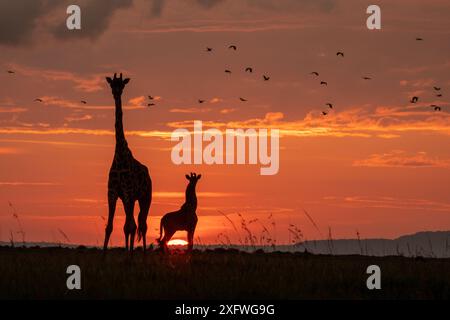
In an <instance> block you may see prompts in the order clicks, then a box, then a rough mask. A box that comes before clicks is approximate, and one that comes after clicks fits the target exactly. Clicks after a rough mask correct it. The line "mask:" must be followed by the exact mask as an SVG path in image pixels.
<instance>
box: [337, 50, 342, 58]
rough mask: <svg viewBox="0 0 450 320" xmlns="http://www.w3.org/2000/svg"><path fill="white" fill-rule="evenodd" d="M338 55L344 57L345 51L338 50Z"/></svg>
mask: <svg viewBox="0 0 450 320" xmlns="http://www.w3.org/2000/svg"><path fill="white" fill-rule="evenodd" d="M336 55H337V56H342V57H344V53H343V52H341V51H339V52H337V53H336Z"/></svg>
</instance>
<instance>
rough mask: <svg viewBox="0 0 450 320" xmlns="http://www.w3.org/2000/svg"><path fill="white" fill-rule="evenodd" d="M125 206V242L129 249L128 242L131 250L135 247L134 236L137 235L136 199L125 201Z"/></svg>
mask: <svg viewBox="0 0 450 320" xmlns="http://www.w3.org/2000/svg"><path fill="white" fill-rule="evenodd" d="M124 208H125V216H126V218H125V226H124V232H125V244H126V248H127V250H128V244H129V248H130V251H133V248H134V237H135V235H136V222H135V221H134V214H133V213H134V201H131V200H130V201H127V202H125V203H124Z"/></svg>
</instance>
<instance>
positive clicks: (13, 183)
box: [0, 181, 60, 187]
mask: <svg viewBox="0 0 450 320" xmlns="http://www.w3.org/2000/svg"><path fill="white" fill-rule="evenodd" d="M58 185H60V184H59V183H54V182H25V181H7V182H4V181H0V186H8V187H20V186H32V187H34V186H36V187H42V186H58Z"/></svg>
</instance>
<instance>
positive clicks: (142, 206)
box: [138, 198, 151, 253]
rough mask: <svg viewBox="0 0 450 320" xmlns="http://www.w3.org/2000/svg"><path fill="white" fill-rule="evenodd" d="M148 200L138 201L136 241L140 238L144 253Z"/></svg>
mask: <svg viewBox="0 0 450 320" xmlns="http://www.w3.org/2000/svg"><path fill="white" fill-rule="evenodd" d="M150 201H151V200H150V199H149V198H148V199H141V200H139V215H138V240H140V238H142V247H143V249H144V253H145V250H146V246H147V238H146V236H147V216H148V210H149V209H150Z"/></svg>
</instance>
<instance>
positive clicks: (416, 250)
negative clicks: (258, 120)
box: [0, 231, 450, 258]
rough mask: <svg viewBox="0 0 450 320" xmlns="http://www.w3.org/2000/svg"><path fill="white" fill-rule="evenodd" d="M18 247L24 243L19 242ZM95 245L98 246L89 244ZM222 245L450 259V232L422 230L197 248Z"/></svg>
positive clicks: (43, 246)
mask: <svg viewBox="0 0 450 320" xmlns="http://www.w3.org/2000/svg"><path fill="white" fill-rule="evenodd" d="M0 246H10V243H9V242H0ZM15 246H16V247H22V246H24V245H23V244H22V243H16V244H15ZM34 246H39V247H42V248H45V247H64V248H76V247H78V246H79V245H77V244H64V243H61V244H59V243H51V242H27V243H25V247H34ZM86 247H92V248H93V247H95V246H86ZM219 247H227V248H235V249H239V250H243V251H255V250H257V249H263V250H264V251H284V252H295V251H300V252H303V251H305V249H306V250H307V251H308V252H309V253H313V254H334V255H368V256H380V257H381V256H404V257H430V258H431V257H434V258H450V231H423V232H418V233H415V234H411V235H404V236H401V237H398V238H396V239H382V238H380V239H361V240H358V239H333V240H332V241H330V240H311V241H304V242H300V243H297V244H295V245H279V246H275V247H268V246H241V245H196V246H195V248H196V249H200V250H204V249H215V248H219Z"/></svg>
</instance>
